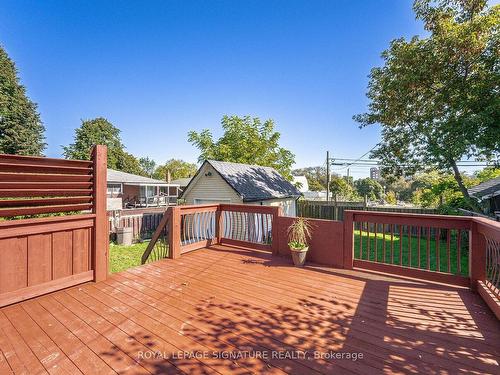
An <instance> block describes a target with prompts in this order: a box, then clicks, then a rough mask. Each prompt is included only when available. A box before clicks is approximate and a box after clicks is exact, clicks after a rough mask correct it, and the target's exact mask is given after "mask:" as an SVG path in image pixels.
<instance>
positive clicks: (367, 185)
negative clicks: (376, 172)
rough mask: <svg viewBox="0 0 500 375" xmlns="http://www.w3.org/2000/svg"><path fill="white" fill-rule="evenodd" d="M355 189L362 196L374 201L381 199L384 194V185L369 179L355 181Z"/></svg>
mask: <svg viewBox="0 0 500 375" xmlns="http://www.w3.org/2000/svg"><path fill="white" fill-rule="evenodd" d="M354 187H355V188H356V191H357V192H358V194H359V195H360V196H362V197H365V196H366V197H368V199H370V200H372V201H374V200H379V199H381V198H382V196H383V194H384V188H383V187H382V185H380V183H379V182H378V181H376V180H374V179H373V178H369V177H367V178H362V179H359V180H356V181H354Z"/></svg>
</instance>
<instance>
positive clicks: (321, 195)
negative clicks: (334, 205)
mask: <svg viewBox="0 0 500 375" xmlns="http://www.w3.org/2000/svg"><path fill="white" fill-rule="evenodd" d="M302 194H303V195H304V199H305V200H308V201H326V190H324V191H306V192H304V193H302Z"/></svg>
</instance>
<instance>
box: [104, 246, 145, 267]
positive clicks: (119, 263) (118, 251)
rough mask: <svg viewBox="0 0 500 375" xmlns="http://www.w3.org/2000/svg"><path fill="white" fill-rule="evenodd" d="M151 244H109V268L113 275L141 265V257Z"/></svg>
mask: <svg viewBox="0 0 500 375" xmlns="http://www.w3.org/2000/svg"><path fill="white" fill-rule="evenodd" d="M148 243H149V242H142V243H136V244H133V245H131V246H122V245H116V244H114V243H113V242H111V243H110V244H109V266H110V270H111V273H114V272H120V271H123V270H126V269H127V268H131V267H135V266H138V265H140V264H141V257H142V254H143V253H144V250H146V247H147V246H148Z"/></svg>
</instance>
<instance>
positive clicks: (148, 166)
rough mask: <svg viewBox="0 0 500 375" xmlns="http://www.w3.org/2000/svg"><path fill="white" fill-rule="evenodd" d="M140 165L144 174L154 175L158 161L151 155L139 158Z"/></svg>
mask: <svg viewBox="0 0 500 375" xmlns="http://www.w3.org/2000/svg"><path fill="white" fill-rule="evenodd" d="M139 165H140V166H141V170H142V174H143V175H145V176H147V177H153V173H154V172H155V170H156V162H155V161H154V160H153V159H150V158H149V157H145V158H139Z"/></svg>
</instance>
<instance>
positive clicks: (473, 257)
mask: <svg viewBox="0 0 500 375" xmlns="http://www.w3.org/2000/svg"><path fill="white" fill-rule="evenodd" d="M469 267H470V270H469V275H470V287H471V289H473V290H477V283H478V281H484V280H485V279H486V238H485V237H484V236H483V235H482V234H481V233H479V231H478V223H477V222H476V221H474V220H473V221H472V228H471V231H470V246H469Z"/></svg>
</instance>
